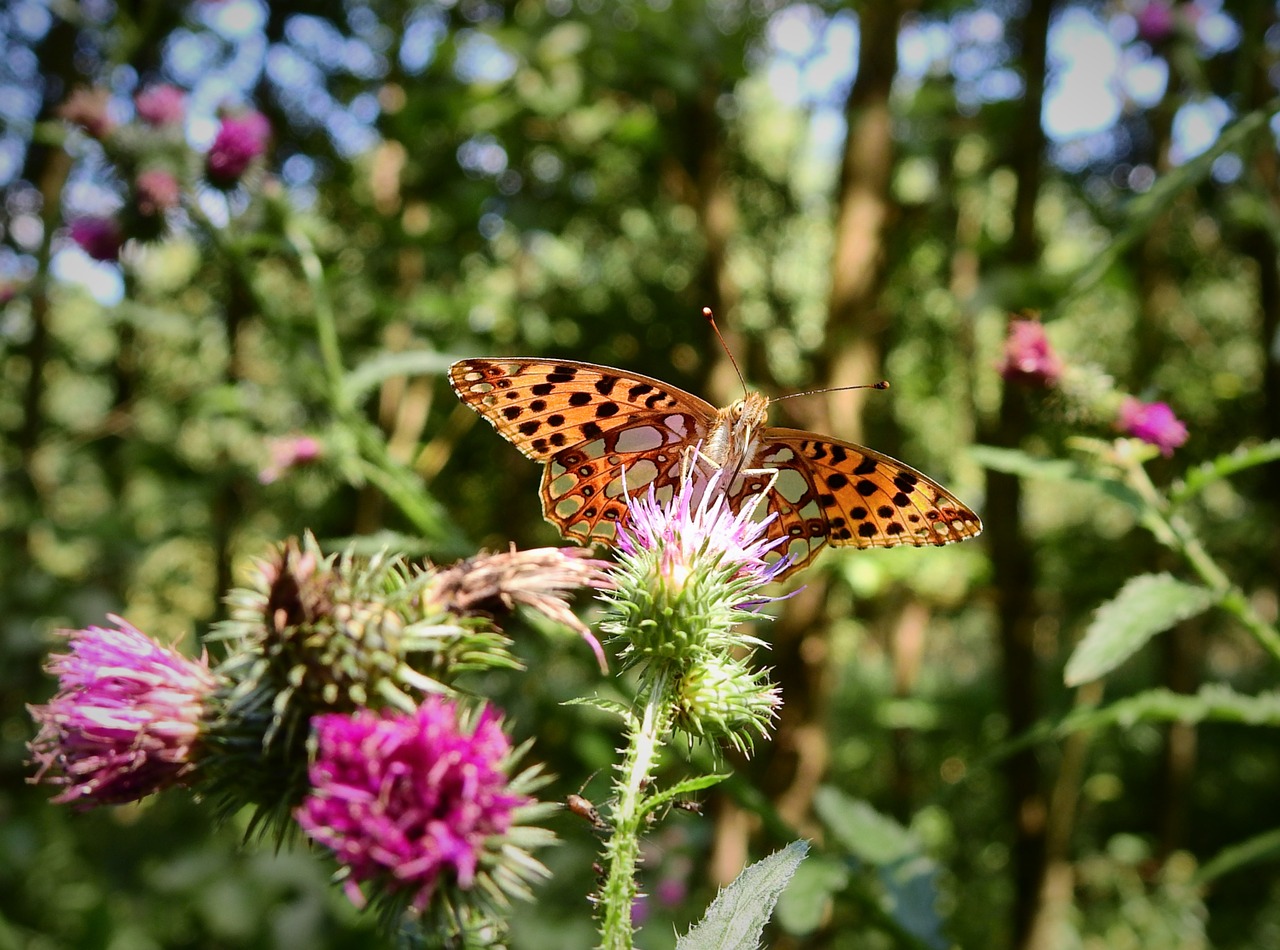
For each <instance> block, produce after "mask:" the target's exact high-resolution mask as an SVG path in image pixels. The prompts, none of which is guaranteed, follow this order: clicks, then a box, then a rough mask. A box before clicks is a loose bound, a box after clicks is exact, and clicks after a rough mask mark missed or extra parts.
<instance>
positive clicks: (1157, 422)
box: [1116, 396, 1187, 458]
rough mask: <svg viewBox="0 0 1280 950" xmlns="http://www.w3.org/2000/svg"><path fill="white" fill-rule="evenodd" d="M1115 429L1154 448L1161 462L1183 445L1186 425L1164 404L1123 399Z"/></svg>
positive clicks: (1185, 436)
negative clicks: (1156, 448) (1160, 457)
mask: <svg viewBox="0 0 1280 950" xmlns="http://www.w3.org/2000/svg"><path fill="white" fill-rule="evenodd" d="M1116 425H1117V427H1118V428H1119V429H1120V430H1121V431H1122V432H1125V433H1127V434H1129V435H1131V436H1134V437H1135V438H1138V439H1141V440H1142V441H1143V442H1146V443H1148V444H1150V445H1154V446H1156V447H1158V448H1159V449H1160V453H1161V454H1162V455H1164V456H1165V458H1168V457H1169V456H1171V455H1173V450H1174V449H1176V448H1177V447H1178V446H1180V445H1182V444H1183V443H1184V442H1186V441H1187V426H1186V424H1185V423H1184V422H1183V421H1182V420H1181V419H1179V418H1178V417H1177V416H1175V415H1174V414H1173V410H1172V409H1171V408H1169V404H1168V403H1164V402H1143V401H1142V400H1140V399H1135V398H1134V397H1133V396H1127V397H1125V400H1124V402H1123V403H1121V405H1120V417H1119V419H1118V420H1117V422H1116Z"/></svg>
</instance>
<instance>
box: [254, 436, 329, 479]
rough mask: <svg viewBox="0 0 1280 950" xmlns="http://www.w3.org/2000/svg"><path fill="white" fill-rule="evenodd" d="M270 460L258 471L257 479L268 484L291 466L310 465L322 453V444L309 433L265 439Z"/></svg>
mask: <svg viewBox="0 0 1280 950" xmlns="http://www.w3.org/2000/svg"><path fill="white" fill-rule="evenodd" d="M267 449H268V451H269V452H270V453H271V461H270V462H268V463H267V466H266V467H265V468H264V469H263V470H262V471H260V472H259V473H258V481H259V482H260V483H261V484H263V485H270V484H271V483H272V482H274V481H277V480H279V478H280V477H281V476H282V475H284V473H285V472H287V471H289V470H290V469H292V468H299V467H301V466H303V465H310V464H311V463H312V462H315V461H318V460H319V459H320V458H321V457H322V456H323V455H324V445H323V444H322V443H321V442H320V440H319V439H316V438H314V437H312V436H309V435H286V436H281V437H279V438H276V439H268V440H267Z"/></svg>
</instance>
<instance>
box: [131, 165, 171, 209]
mask: <svg viewBox="0 0 1280 950" xmlns="http://www.w3.org/2000/svg"><path fill="white" fill-rule="evenodd" d="M133 191H134V200H135V202H136V207H137V209H138V214H140V215H142V216H143V217H145V218H154V217H158V216H160V215H162V214H164V212H166V211H168V210H169V209H170V208H176V207H177V206H178V200H179V198H180V197H181V186H179V184H178V179H177V178H175V177H174V176H173V174H172V173H171V172H167V171H165V170H164V169H162V168H152V169H149V170H148V171H145V172H142V173H141V174H140V175H138V180H137V181H136V182H135V183H134V189H133Z"/></svg>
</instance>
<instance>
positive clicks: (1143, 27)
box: [1134, 0, 1175, 46]
mask: <svg viewBox="0 0 1280 950" xmlns="http://www.w3.org/2000/svg"><path fill="white" fill-rule="evenodd" d="M1134 19H1135V20H1136V21H1137V24H1138V37H1139V39H1142V40H1145V41H1146V42H1148V43H1150V44H1151V45H1152V46H1158V45H1159V44H1161V43H1163V42H1164V41H1165V40H1167V39H1168V38H1169V37H1170V36H1172V35H1173V30H1174V26H1175V23H1174V19H1173V8H1172V7H1171V6H1169V4H1168V3H1165V2H1164V0H1150V2H1148V3H1144V4H1143V5H1142V7H1141V8H1140V9H1139V10H1138V12H1137V13H1136V14H1134Z"/></svg>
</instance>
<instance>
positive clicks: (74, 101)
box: [57, 86, 115, 140]
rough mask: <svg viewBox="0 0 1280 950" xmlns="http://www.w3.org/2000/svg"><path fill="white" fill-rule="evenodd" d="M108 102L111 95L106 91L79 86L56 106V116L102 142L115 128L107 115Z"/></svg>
mask: <svg viewBox="0 0 1280 950" xmlns="http://www.w3.org/2000/svg"><path fill="white" fill-rule="evenodd" d="M110 101H111V93H110V92H109V91H108V90H106V89H103V88H101V87H94V88H93V89H86V88H85V87H84V86H80V87H78V88H77V89H76V90H75V91H74V92H72V93H71V95H70V96H68V97H67V100H66V101H65V102H64V103H62V105H60V106H58V110H57V114H58V117H59V118H62V119H66V120H67V121H68V122H70V123H72V124H73V125H78V126H80V128H82V129H84V130H85V132H87V133H88V134H89V135H91V136H93V138H95V139H98V140H102V139H105V138H106V137H107V135H108V134H110V132H111V130H112V129H113V128H115V123H114V122H113V121H112V120H111V117H110V116H109V115H108V114H107V104H108V103H109V102H110Z"/></svg>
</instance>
